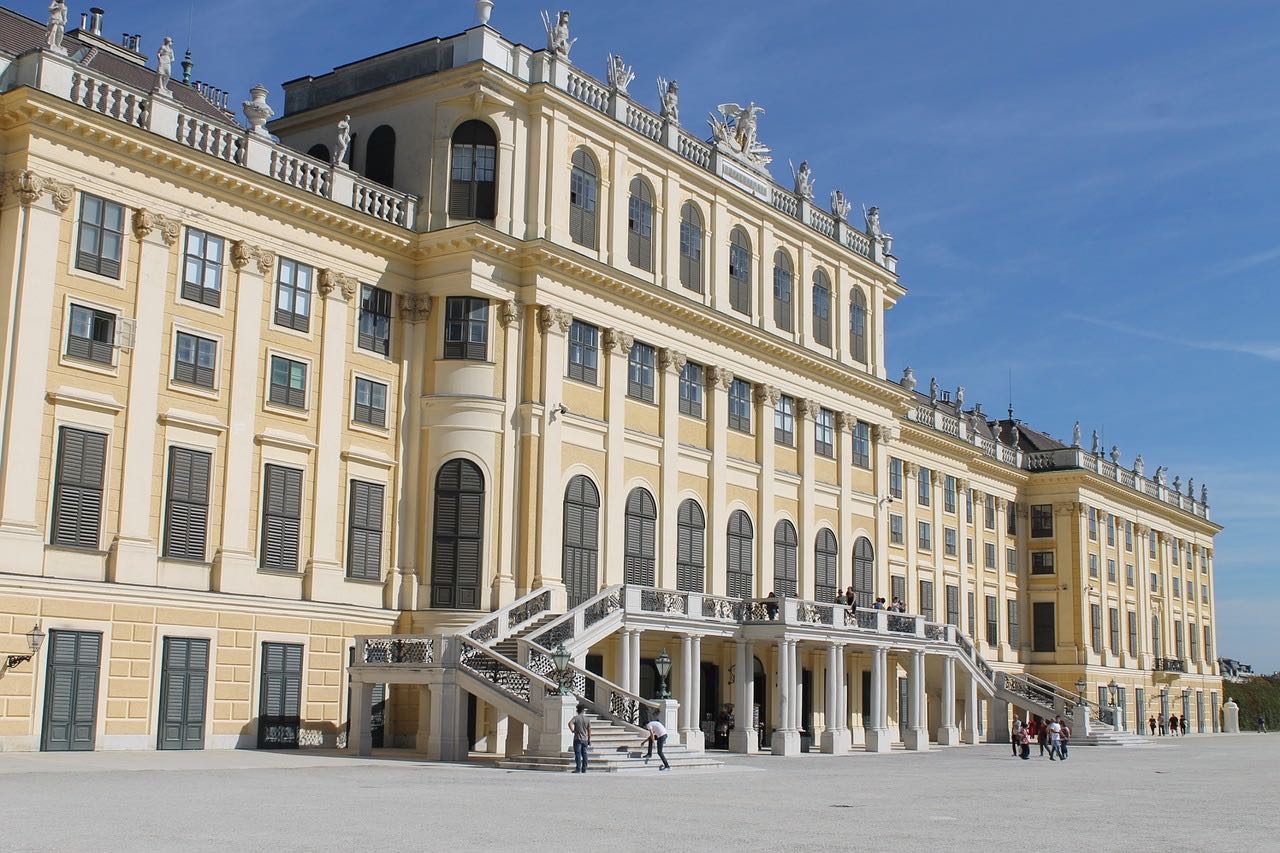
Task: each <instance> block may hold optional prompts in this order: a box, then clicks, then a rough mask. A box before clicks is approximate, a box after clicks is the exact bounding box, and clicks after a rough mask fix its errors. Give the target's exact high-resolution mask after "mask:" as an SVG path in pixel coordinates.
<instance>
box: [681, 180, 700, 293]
mask: <svg viewBox="0 0 1280 853" xmlns="http://www.w3.org/2000/svg"><path fill="white" fill-rule="evenodd" d="M702 242H703V229H702V214H701V213H699V212H698V206H697V205H696V204H694V203H693V202H691V201H686V202H685V203H684V205H683V206H682V207H681V208H680V284H681V285H683V286H684V287H685V288H687V289H688V290H692V291H694V292H695V293H701V292H702Z"/></svg>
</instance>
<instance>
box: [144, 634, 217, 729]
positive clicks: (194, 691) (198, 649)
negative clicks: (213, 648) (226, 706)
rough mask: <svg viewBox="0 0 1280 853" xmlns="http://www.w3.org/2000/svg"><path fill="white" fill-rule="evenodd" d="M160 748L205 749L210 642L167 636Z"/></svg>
mask: <svg viewBox="0 0 1280 853" xmlns="http://www.w3.org/2000/svg"><path fill="white" fill-rule="evenodd" d="M160 678H161V681H160V725H159V726H158V728H159V732H158V733H157V735H156V749H204V720H205V705H206V702H205V700H206V698H207V695H208V685H209V641H208V640H201V639H196V638H192V637H165V638H164V660H163V663H162V664H161V676H160Z"/></svg>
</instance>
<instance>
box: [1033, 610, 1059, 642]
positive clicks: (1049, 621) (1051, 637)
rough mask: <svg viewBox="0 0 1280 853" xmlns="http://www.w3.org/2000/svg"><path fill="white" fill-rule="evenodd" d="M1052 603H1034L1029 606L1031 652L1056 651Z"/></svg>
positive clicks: (1054, 617) (1055, 627)
mask: <svg viewBox="0 0 1280 853" xmlns="http://www.w3.org/2000/svg"><path fill="white" fill-rule="evenodd" d="M1054 609H1055V608H1054V603H1053V602H1052V601H1035V602H1032V604H1031V650H1032V651H1033V652H1053V651H1057V625H1056V624H1055V619H1056V616H1055V614H1054Z"/></svg>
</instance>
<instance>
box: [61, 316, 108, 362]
mask: <svg viewBox="0 0 1280 853" xmlns="http://www.w3.org/2000/svg"><path fill="white" fill-rule="evenodd" d="M115 346H116V315H115V314H111V313H109V312H107V311H98V310H96V309H94V308H86V307H84V306H83V305H75V304H72V306H71V323H70V327H69V328H68V329H67V355H69V356H72V357H73V358H83V359H86V360H88V361H96V362H97V363H99V364H111V362H112V354H113V352H114V351H115Z"/></svg>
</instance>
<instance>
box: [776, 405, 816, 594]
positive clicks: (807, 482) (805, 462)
mask: <svg viewBox="0 0 1280 853" xmlns="http://www.w3.org/2000/svg"><path fill="white" fill-rule="evenodd" d="M820 408H821V406H819V404H818V402H817V401H816V400H796V437H797V439H799V440H798V441H797V442H796V445H797V447H798V448H799V451H800V452H799V460H800V513H799V515H800V517H799V518H798V519H797V522H798V524H797V525H796V527H797V530H796V538H797V539H799V543H800V544H799V546H798V547H797V548H796V592H795V594H796V595H798V596H800V597H801V598H813V540H814V533H815V529H814V528H815V527H816V524H815V522H814V516H813V493H814V490H815V489H816V488H817V477H816V476H815V473H814V472H815V470H816V469H817V463H818V457H817V450H816V445H817V442H816V441H815V439H814V430H815V429H816V424H817V420H818V411H819V409H820ZM770 534H772V531H770Z"/></svg>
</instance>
